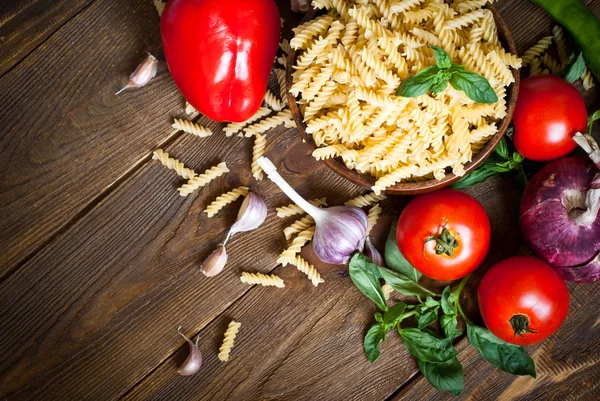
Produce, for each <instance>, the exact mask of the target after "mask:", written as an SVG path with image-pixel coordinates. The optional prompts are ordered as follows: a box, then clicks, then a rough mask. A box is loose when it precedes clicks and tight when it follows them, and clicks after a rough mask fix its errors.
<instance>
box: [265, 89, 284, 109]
mask: <svg viewBox="0 0 600 401" xmlns="http://www.w3.org/2000/svg"><path fill="white" fill-rule="evenodd" d="M264 101H265V103H266V105H267V106H269V107H270V108H272V109H273V110H275V111H281V109H283V106H284V104H283V102H282V101H281V100H279V99H277V98H276V97H275V95H274V94H273V92H271V90H270V89H267V91H266V92H265V98H264Z"/></svg>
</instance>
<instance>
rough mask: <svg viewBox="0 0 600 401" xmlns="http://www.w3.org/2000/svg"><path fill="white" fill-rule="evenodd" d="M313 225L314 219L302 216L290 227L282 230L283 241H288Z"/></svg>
mask: <svg viewBox="0 0 600 401" xmlns="http://www.w3.org/2000/svg"><path fill="white" fill-rule="evenodd" d="M313 224H315V219H313V218H312V216H304V217H302V218H301V219H298V220H296V221H294V222H293V223H292V224H291V225H290V226H288V227H286V228H284V229H283V234H284V235H285V239H287V240H290V239H292V237H293V236H294V235H296V234H298V233H299V232H301V231H304V230H306V229H307V228H309V227H311V226H312V225H313Z"/></svg>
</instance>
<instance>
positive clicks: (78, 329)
mask: <svg viewBox="0 0 600 401" xmlns="http://www.w3.org/2000/svg"><path fill="white" fill-rule="evenodd" d="M275 137H277V141H272V142H271V144H270V146H269V148H268V152H269V154H273V155H274V157H273V159H274V162H276V163H279V162H280V161H281V157H282V156H283V155H285V154H286V153H287V154H289V155H290V156H289V158H287V159H286V160H285V162H284V163H282V164H281V166H282V169H283V170H284V172H285V173H286V175H288V176H289V178H290V182H291V183H292V184H293V185H296V186H297V187H298V188H300V189H301V191H302V193H304V194H305V195H307V196H313V197H314V196H316V195H322V194H329V195H331V196H333V197H334V199H345V198H346V197H348V196H350V195H353V194H355V193H356V192H357V188H356V187H355V186H354V185H353V184H350V183H348V182H347V181H345V180H343V179H341V178H339V177H337V176H335V175H334V174H333V173H332V172H330V171H328V170H327V169H326V168H325V167H324V166H322V165H321V164H320V163H318V162H316V161H313V160H312V158H311V157H310V155H308V154H306V150H307V149H306V148H304V147H303V146H301V145H300V147H298V146H299V145H298V142H299V138H298V137H297V136H296V135H293V134H291V133H290V134H288V135H284V134H283V133H282V131H281V129H279V130H276V131H274V132H273V133H272V138H275ZM273 142H276V143H273ZM250 148H251V140H249V139H246V138H225V137H224V136H223V135H214V136H212V137H210V138H207V139H205V140H201V139H199V138H196V137H193V136H185V137H183V138H182V140H181V141H178V142H177V144H176V145H174V146H172V147H168V148H167V150H168V151H169V152H171V153H172V154H173V155H174V156H176V157H178V158H180V159H181V160H184V161H185V163H186V164H187V165H189V166H190V167H192V168H194V169H196V170H202V169H203V168H207V167H209V166H210V165H212V164H214V163H216V162H217V161H220V160H226V161H227V162H228V165H229V166H230V169H231V171H232V172H231V173H230V174H228V175H227V176H225V177H221V178H219V179H218V180H216V182H214V183H213V184H211V185H210V186H209V187H207V188H205V189H204V191H202V192H201V193H199V194H194V195H192V196H190V197H189V198H187V199H184V198H181V197H180V196H179V194H178V193H177V192H176V191H175V189H176V188H177V186H179V185H181V183H182V182H184V181H183V180H181V179H178V178H177V177H176V175H175V174H174V172H172V171H170V170H166V169H165V168H163V167H162V166H160V165H159V163H158V162H153V163H152V164H149V165H147V166H145V167H144V168H143V169H142V170H141V171H139V172H137V173H136V174H134V175H133V176H132V177H131V178H130V179H128V180H127V181H126V182H125V183H124V184H123V185H122V186H121V187H119V188H118V189H117V190H116V191H115V192H113V193H112V194H111V195H109V196H108V197H107V198H106V199H105V200H104V201H103V202H102V203H101V204H99V205H98V206H97V207H95V208H94V209H93V210H91V211H90V213H89V214H88V215H86V216H85V217H84V218H83V219H81V221H79V222H77V223H76V224H75V225H74V226H73V227H72V228H71V229H70V230H69V231H68V232H66V233H64V234H62V235H61V236H59V237H58V238H57V239H56V240H55V241H53V242H52V244H50V245H49V246H48V247H46V248H45V249H44V250H43V251H42V252H40V254H39V255H37V256H36V257H35V258H33V259H32V260H31V261H29V262H28V263H26V264H25V265H24V266H23V267H22V268H21V269H19V270H18V271H17V272H16V273H15V274H13V275H11V276H10V277H9V278H8V279H7V280H5V281H4V282H3V283H2V284H1V285H0V305H2V310H1V312H0V326H1V327H3V330H2V333H1V334H0V354H1V355H2V358H0V372H1V373H0V397H4V396H7V397H9V398H10V399H27V398H40V397H41V396H42V394H43V396H44V397H45V398H53V397H59V394H60V395H61V396H62V397H66V396H67V394H68V395H69V397H68V398H70V399H86V398H90V397H96V399H109V398H112V397H116V396H119V395H120V394H123V393H124V392H125V391H127V389H129V388H130V387H131V386H133V384H135V383H136V382H138V381H139V380H140V379H141V378H142V377H144V376H145V375H147V374H148V373H149V372H151V371H152V369H153V368H154V367H156V366H157V365H158V364H159V363H160V362H161V361H162V360H163V359H164V358H165V357H166V356H169V355H171V354H172V353H173V352H174V350H175V349H176V347H178V346H179V342H173V341H172V340H173V337H172V334H173V330H174V328H175V327H177V326H178V325H179V324H183V325H184V326H185V327H186V328H190V329H193V330H195V331H199V330H200V329H201V328H202V327H203V326H204V325H206V324H207V323H208V322H210V321H211V320H212V319H214V317H215V316H217V315H218V314H219V313H221V312H222V311H223V310H225V309H226V308H227V307H228V306H229V305H230V304H231V303H232V302H234V301H235V299H237V298H238V297H239V296H240V295H241V294H243V293H244V292H245V291H247V290H249V287H248V286H246V285H244V284H242V283H240V282H239V276H238V275H239V271H240V269H241V268H257V269H265V270H268V269H270V268H272V267H274V266H275V264H274V261H275V259H276V258H277V255H278V253H279V251H280V250H281V249H282V247H283V245H284V243H283V239H282V238H281V239H277V238H276V237H274V235H273V234H274V232H279V231H280V230H281V229H282V228H283V225H284V224H285V222H282V221H280V220H279V219H278V218H276V217H275V216H274V210H273V207H274V206H276V205H281V204H286V203H287V202H288V201H287V200H286V199H285V197H284V196H283V195H282V194H281V193H279V192H277V191H275V189H274V187H273V185H271V184H270V183H267V182H262V183H259V184H255V183H254V182H251V180H250V172H249V165H250V157H251V152H250ZM249 182H250V187H251V188H252V189H253V190H256V191H257V192H258V193H259V194H262V196H263V197H265V198H266V199H267V202H268V204H269V206H270V208H271V213H272V214H271V216H270V218H269V220H268V221H267V223H266V224H265V225H264V226H263V227H261V229H259V230H258V231H256V232H253V233H251V234H248V235H243V234H240V235H238V236H236V237H234V238H233V240H232V241H231V242H230V245H229V253H230V261H231V262H230V264H229V267H228V269H227V270H226V271H225V272H224V273H222V274H221V275H219V276H217V277H215V278H214V279H212V280H208V279H206V278H204V276H202V274H201V273H200V271H199V269H198V267H199V265H200V263H201V261H202V260H203V258H204V257H206V256H207V255H208V253H209V252H210V251H211V250H212V249H213V248H214V247H215V246H216V244H217V243H218V242H219V241H221V240H222V239H223V238H224V234H225V229H226V226H227V225H229V224H231V223H232V222H233V219H235V213H234V212H233V211H234V210H235V207H229V208H228V209H227V211H226V212H225V213H223V214H221V215H219V216H218V217H216V218H213V219H211V220H208V219H207V218H206V216H205V215H204V214H203V213H202V210H203V209H204V207H205V206H206V205H207V204H208V202H210V201H211V200H212V199H213V198H214V197H215V196H216V195H218V194H219V193H221V192H222V191H224V190H226V189H229V188H231V187H234V186H238V185H240V184H247V183H249ZM238 202H239V201H238ZM238 204H239V203H238ZM232 210H233V211H232ZM15 299H21V300H23V301H22V302H14V300H15ZM90 388H93V389H94V391H93V393H90Z"/></svg>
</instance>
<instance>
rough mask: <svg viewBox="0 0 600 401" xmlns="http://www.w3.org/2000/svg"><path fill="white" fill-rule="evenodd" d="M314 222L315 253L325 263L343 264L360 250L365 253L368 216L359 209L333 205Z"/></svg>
mask: <svg viewBox="0 0 600 401" xmlns="http://www.w3.org/2000/svg"><path fill="white" fill-rule="evenodd" d="M323 211H324V212H326V213H324V214H323V215H324V216H323V218H322V219H315V221H316V222H317V228H316V230H315V236H314V239H313V249H314V250H315V253H316V254H317V256H318V257H319V259H321V261H323V262H325V263H333V264H344V263H346V262H348V260H350V257H351V256H352V254H353V253H354V251H356V250H357V249H358V250H359V251H362V250H363V248H364V245H365V236H366V233H367V215H366V213H365V212H364V211H363V210H362V209H360V208H357V207H353V206H334V207H330V208H327V209H324V210H323Z"/></svg>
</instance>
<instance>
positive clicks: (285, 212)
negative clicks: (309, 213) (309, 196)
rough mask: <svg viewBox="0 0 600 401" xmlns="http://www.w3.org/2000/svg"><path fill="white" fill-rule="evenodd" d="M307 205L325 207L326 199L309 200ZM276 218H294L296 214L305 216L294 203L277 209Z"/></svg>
mask: <svg viewBox="0 0 600 401" xmlns="http://www.w3.org/2000/svg"><path fill="white" fill-rule="evenodd" d="M308 203H310V204H311V205H313V206H317V207H319V206H327V199H326V198H318V199H313V200H309V201H308ZM276 210H277V217H279V218H281V219H283V218H285V217H290V216H295V215H297V214H305V213H306V212H305V211H304V210H302V208H301V207H300V206H298V205H296V204H295V203H291V204H289V205H287V206H281V207H278V208H277V209H276Z"/></svg>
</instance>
